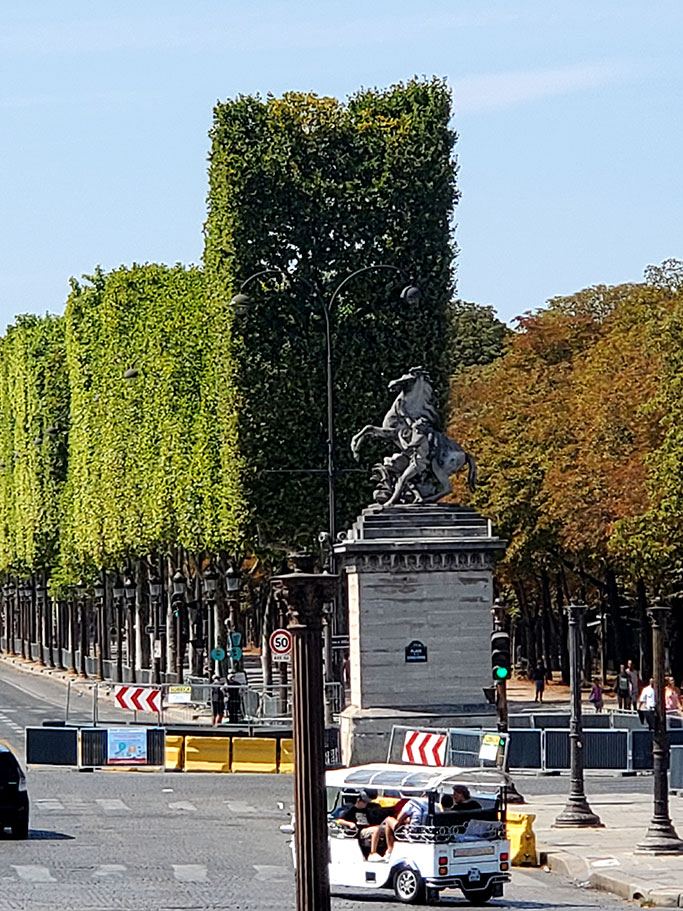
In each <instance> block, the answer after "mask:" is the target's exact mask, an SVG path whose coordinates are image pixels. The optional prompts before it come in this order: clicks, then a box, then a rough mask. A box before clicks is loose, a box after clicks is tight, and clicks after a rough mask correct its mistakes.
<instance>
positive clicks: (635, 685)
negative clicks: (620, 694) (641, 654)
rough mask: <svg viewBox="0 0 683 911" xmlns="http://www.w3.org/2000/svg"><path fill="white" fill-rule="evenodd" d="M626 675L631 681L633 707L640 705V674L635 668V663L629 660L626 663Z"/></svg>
mask: <svg viewBox="0 0 683 911" xmlns="http://www.w3.org/2000/svg"><path fill="white" fill-rule="evenodd" d="M626 673H627V674H628V677H629V680H630V681H631V705H633V706H636V705H638V697H639V696H640V692H641V687H640V674H639V673H638V671H637V670H636V669H635V668H634V666H633V661H631V659H630V658H629V660H628V661H627V662H626Z"/></svg>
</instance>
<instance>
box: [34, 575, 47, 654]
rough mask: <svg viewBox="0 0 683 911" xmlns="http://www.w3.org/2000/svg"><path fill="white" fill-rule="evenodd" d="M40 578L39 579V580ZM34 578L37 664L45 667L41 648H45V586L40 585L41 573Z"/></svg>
mask: <svg viewBox="0 0 683 911" xmlns="http://www.w3.org/2000/svg"><path fill="white" fill-rule="evenodd" d="M39 579H40V581H39ZM39 579H38V578H36V581H35V586H34V589H33V597H34V599H35V605H36V638H37V640H38V664H39V666H40V667H45V657H44V656H43V650H44V648H45V614H46V610H45V588H44V586H43V585H42V573H41V574H40V576H39Z"/></svg>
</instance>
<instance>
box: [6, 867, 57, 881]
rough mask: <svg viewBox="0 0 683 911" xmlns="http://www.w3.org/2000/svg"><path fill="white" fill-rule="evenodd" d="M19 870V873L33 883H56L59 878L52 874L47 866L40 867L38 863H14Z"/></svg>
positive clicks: (22, 877)
mask: <svg viewBox="0 0 683 911" xmlns="http://www.w3.org/2000/svg"><path fill="white" fill-rule="evenodd" d="M12 866H13V867H14V869H15V870H16V871H17V875H18V876H19V877H20V878H21V879H24V880H26V881H27V882H32V883H54V882H57V880H56V879H55V878H54V876H52V874H51V873H50V871H49V870H48V868H47V867H40V866H38V864H12Z"/></svg>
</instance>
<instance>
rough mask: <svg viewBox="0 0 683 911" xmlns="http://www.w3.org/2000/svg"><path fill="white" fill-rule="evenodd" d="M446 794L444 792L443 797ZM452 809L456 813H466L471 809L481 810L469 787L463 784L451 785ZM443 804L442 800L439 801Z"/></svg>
mask: <svg viewBox="0 0 683 911" xmlns="http://www.w3.org/2000/svg"><path fill="white" fill-rule="evenodd" d="M446 796H447V795H445V794H444V797H446ZM452 799H453V806H452V809H453V810H455V811H456V812H458V813H467V812H470V811H472V810H481V808H482V807H481V804H480V803H479V801H478V800H474V798H473V797H472V796H471V795H470V789H469V788H468V787H467V786H466V785H464V784H454V785H453V798H452ZM441 806H443V800H442V801H441Z"/></svg>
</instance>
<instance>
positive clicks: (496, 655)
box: [491, 631, 511, 683]
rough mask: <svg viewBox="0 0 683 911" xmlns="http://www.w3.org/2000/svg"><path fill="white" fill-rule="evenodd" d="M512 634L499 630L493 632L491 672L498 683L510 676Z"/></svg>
mask: <svg viewBox="0 0 683 911" xmlns="http://www.w3.org/2000/svg"><path fill="white" fill-rule="evenodd" d="M510 671H511V667H510V636H509V635H508V634H507V633H504V632H502V631H498V632H495V633H491V672H492V674H493V679H494V681H495V682H496V683H501V682H502V681H503V680H507V679H508V678H509V676H510Z"/></svg>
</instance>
